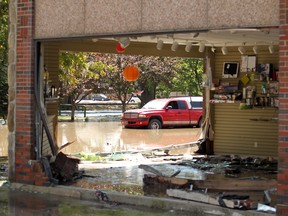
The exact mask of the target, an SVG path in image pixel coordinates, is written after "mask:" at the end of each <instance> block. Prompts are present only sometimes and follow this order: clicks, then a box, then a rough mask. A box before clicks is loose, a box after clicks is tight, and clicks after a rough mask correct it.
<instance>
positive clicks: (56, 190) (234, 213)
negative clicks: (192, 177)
mask: <svg viewBox="0 0 288 216" xmlns="http://www.w3.org/2000/svg"><path fill="white" fill-rule="evenodd" d="M9 188H10V189H11V190H13V191H23V192H30V193H34V194H35V193H36V194H44V195H45V194H46V195H47V196H48V195H49V196H50V195H52V197H53V195H55V197H56V196H62V197H63V196H64V197H66V198H75V199H77V200H78V201H79V202H82V201H83V202H84V201H92V202H93V203H98V204H99V203H102V204H108V205H115V204H121V205H120V206H122V205H126V206H127V205H128V206H130V208H131V209H133V208H136V207H141V208H144V210H143V212H142V213H144V214H140V215H155V214H154V213H153V212H150V211H153V210H154V209H158V210H160V211H162V213H161V214H158V213H156V215H166V214H164V213H169V215H178V216H179V215H197V216H198V215H225V216H226V215H227V216H230V215H231V216H241V215H243V216H244V215H255V216H256V215H257V216H258V215H259V216H260V215H266V216H267V215H273V214H267V213H261V212H256V211H241V210H234V209H228V208H222V207H219V206H213V205H207V204H203V203H200V202H192V201H184V200H179V199H173V198H158V197H147V196H132V195H127V194H125V193H119V192H111V191H102V192H103V193H105V195H107V197H108V201H106V200H107V199H105V198H104V201H101V196H99V198H100V200H99V198H98V197H97V196H96V195H95V192H96V191H95V190H93V189H83V188H78V187H71V186H55V187H51V186H50V187H40V186H34V185H23V184H19V183H12V184H11V185H9ZM60 200H65V199H60ZM179 212H181V213H180V214H179ZM107 215H109V214H107ZM127 215H128V214H127Z"/></svg>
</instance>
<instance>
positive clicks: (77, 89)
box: [59, 52, 105, 121]
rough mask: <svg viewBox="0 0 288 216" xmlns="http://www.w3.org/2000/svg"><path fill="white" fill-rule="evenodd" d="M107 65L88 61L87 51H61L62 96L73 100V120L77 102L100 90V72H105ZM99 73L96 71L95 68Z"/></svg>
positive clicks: (72, 119) (60, 76)
mask: <svg viewBox="0 0 288 216" xmlns="http://www.w3.org/2000/svg"><path fill="white" fill-rule="evenodd" d="M104 67H105V65H104V64H102V63H100V62H97V63H94V62H90V63H89V62H88V60H87V56H86V54H85V53H81V52H79V53H75V52H61V53H60V73H59V80H60V96H61V98H63V97H68V98H69V99H70V100H71V121H74V116H75V109H76V106H77V104H78V103H79V102H80V101H81V100H82V99H84V98H85V97H86V96H87V95H89V94H91V93H92V92H99V91H100V88H101V86H100V84H99V74H102V73H104ZM96 69H97V70H98V71H99V73H98V74H97V73H94V71H95V70H96Z"/></svg>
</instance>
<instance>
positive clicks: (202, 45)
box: [199, 42, 205, 53]
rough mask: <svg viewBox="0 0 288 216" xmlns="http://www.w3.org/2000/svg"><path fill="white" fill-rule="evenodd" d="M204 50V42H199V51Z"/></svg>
mask: <svg viewBox="0 0 288 216" xmlns="http://www.w3.org/2000/svg"><path fill="white" fill-rule="evenodd" d="M204 50H205V43H204V42H200V44H199V52H201V53H202V52H204Z"/></svg>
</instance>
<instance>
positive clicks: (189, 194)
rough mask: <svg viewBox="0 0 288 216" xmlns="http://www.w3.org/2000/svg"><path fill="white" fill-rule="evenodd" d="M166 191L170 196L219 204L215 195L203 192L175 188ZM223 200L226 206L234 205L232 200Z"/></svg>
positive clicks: (231, 206)
mask: <svg viewBox="0 0 288 216" xmlns="http://www.w3.org/2000/svg"><path fill="white" fill-rule="evenodd" d="M166 192H167V195H168V196H171V197H176V198H180V199H186V200H192V201H197V202H203V203H207V204H212V205H220V204H219V201H218V199H217V197H212V196H210V195H208V194H203V193H199V192H193V191H184V190H177V189H168V190H167V191H166ZM223 202H224V203H225V205H226V207H228V208H234V207H235V205H234V201H231V200H225V199H223Z"/></svg>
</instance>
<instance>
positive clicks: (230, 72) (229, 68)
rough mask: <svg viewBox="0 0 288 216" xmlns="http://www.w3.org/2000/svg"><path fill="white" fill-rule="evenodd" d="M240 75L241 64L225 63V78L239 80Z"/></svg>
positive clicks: (223, 75)
mask: <svg viewBox="0 0 288 216" xmlns="http://www.w3.org/2000/svg"><path fill="white" fill-rule="evenodd" d="M238 73H239V62H224V64H223V74H222V77H223V78H237V77H238Z"/></svg>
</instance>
